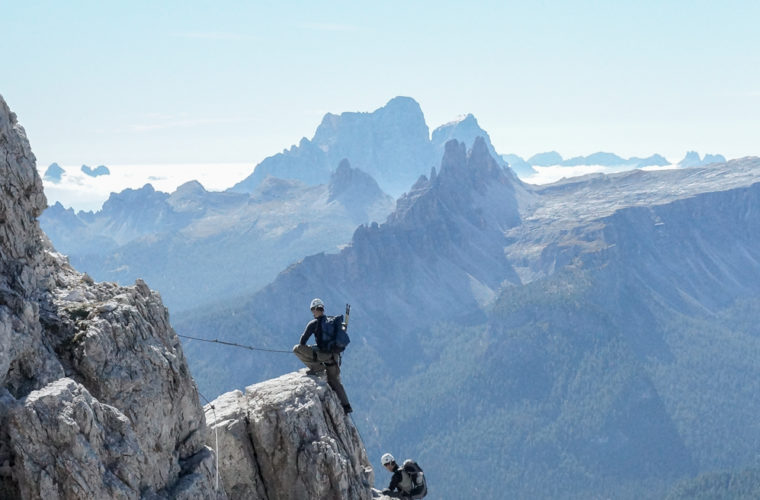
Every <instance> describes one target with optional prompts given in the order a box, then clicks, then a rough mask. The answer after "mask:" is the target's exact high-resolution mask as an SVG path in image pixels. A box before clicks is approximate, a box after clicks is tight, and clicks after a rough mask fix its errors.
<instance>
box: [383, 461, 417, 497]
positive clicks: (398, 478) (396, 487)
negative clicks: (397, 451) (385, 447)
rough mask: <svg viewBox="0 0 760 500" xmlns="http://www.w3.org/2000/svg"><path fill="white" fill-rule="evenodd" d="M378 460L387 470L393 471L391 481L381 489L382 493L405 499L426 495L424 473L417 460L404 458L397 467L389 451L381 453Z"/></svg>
mask: <svg viewBox="0 0 760 500" xmlns="http://www.w3.org/2000/svg"><path fill="white" fill-rule="evenodd" d="M380 462H381V463H382V464H383V467H385V468H386V469H387V470H388V472H391V473H393V476H391V483H390V484H389V485H388V487H387V488H385V489H384V490H383V495H388V496H389V497H393V498H405V499H406V498H408V499H418V498H423V497H424V496H425V495H427V481H426V480H425V474H424V473H423V472H422V469H421V468H420V466H419V465H417V462H414V461H413V460H406V461H404V465H403V467H399V466H398V464H397V463H396V459H395V458H393V455H391V454H390V453H386V454H385V455H383V456H382V457H381V458H380Z"/></svg>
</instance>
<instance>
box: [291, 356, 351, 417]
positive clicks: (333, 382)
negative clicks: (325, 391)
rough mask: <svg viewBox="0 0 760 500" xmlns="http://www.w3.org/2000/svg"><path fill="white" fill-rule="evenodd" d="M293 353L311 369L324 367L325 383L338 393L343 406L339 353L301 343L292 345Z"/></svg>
mask: <svg viewBox="0 0 760 500" xmlns="http://www.w3.org/2000/svg"><path fill="white" fill-rule="evenodd" d="M293 353H294V354H295V355H296V357H298V359H300V360H301V361H302V362H303V364H305V365H306V366H307V367H308V368H309V369H310V370H312V371H315V372H318V371H321V370H325V369H326V370H327V383H328V384H329V385H330V387H332V390H333V391H335V394H337V395H338V399H340V404H342V405H343V406H346V405H347V404H348V396H346V390H345V389H344V388H343V384H342V383H341V381H340V354H333V353H331V352H322V351H320V350H319V349H317V348H316V346H308V345H301V344H296V345H295V346H294V347H293ZM328 363H330V364H328Z"/></svg>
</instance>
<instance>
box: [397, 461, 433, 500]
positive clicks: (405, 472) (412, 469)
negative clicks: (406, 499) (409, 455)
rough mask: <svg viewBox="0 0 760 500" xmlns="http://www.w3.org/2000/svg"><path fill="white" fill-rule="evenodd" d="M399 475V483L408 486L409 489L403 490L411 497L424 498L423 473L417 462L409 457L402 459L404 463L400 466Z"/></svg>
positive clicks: (425, 490)
mask: <svg viewBox="0 0 760 500" xmlns="http://www.w3.org/2000/svg"><path fill="white" fill-rule="evenodd" d="M401 476H402V479H401V484H402V485H404V486H407V485H408V486H409V491H408V492H407V491H404V492H405V493H406V494H407V495H410V497H411V498H415V499H416V498H424V497H425V495H427V481H426V480H425V473H424V472H422V469H421V468H420V466H419V465H417V462H415V461H414V460H411V459H406V460H404V465H403V466H402V467H401ZM404 489H406V488H404Z"/></svg>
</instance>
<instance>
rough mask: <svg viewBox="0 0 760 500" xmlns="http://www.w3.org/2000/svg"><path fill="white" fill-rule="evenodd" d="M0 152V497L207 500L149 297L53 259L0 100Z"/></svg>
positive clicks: (200, 463)
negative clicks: (196, 499)
mask: <svg viewBox="0 0 760 500" xmlns="http://www.w3.org/2000/svg"><path fill="white" fill-rule="evenodd" d="M0 153H1V154H0V158H2V160H0V184H2V190H1V191H0V192H1V193H2V195H1V196H0V340H1V341H2V342H0V346H2V347H0V380H1V384H0V424H1V425H0V497H2V498H46V499H47V498H62V499H66V498H72V499H73V498H141V497H142V498H169V497H171V498H200V497H205V498H210V497H214V496H215V494H214V484H213V481H212V480H213V470H212V464H213V455H212V453H211V452H210V451H209V449H208V448H207V447H206V446H205V444H204V441H203V432H202V429H203V428H204V416H203V411H202V409H201V407H200V404H199V403H198V394H197V389H196V387H195V383H194V382H193V380H192V378H191V377H190V374H189V371H188V368H187V363H186V361H185V357H184V355H183V353H182V349H181V347H180V343H179V339H178V338H177V336H176V334H175V333H174V331H173V330H172V328H171V326H170V325H169V319H168V313H167V310H166V308H164V306H163V304H162V303H161V299H160V297H159V296H158V294H157V293H155V292H152V291H151V290H150V289H149V288H148V287H147V286H146V285H145V283H143V282H141V281H138V282H137V283H136V284H135V285H134V286H131V287H126V288H123V287H119V286H116V285H114V284H111V283H98V284H95V283H94V282H93V281H92V280H91V279H90V278H89V277H88V276H87V275H82V274H80V273H78V272H77V271H75V270H74V269H73V268H71V267H70V266H69V265H68V263H67V262H66V260H65V258H64V257H63V256H61V255H60V254H58V253H56V252H55V251H54V249H53V248H52V246H51V245H50V243H49V242H48V241H47V238H46V237H45V236H44V234H43V233H42V231H41V230H40V228H39V226H38V224H37V220H36V218H37V217H38V216H39V215H40V214H41V213H42V210H43V209H44V208H45V205H46V200H45V197H44V195H43V192H42V183H41V181H40V178H39V176H38V175H37V172H36V169H35V165H34V162H35V158H34V156H33V154H32V153H31V150H30V148H29V143H28V141H27V139H26V136H25V133H24V130H23V128H22V127H21V126H19V125H18V123H17V122H16V117H15V115H14V114H13V113H11V112H10V110H9V109H8V107H7V105H6V104H5V101H4V100H3V99H2V98H1V97H0ZM220 496H221V497H224V494H223V493H221V494H220Z"/></svg>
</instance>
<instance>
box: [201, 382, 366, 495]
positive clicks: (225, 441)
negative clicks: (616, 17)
mask: <svg viewBox="0 0 760 500" xmlns="http://www.w3.org/2000/svg"><path fill="white" fill-rule="evenodd" d="M304 372H305V370H301V371H300V372H294V373H290V374H287V375H283V376H282V377H279V378H276V379H273V380H268V381H266V382H262V383H260V384H256V385H251V386H249V387H247V388H246V389H245V392H244V393H243V392H241V391H233V392H230V393H227V394H224V395H222V396H220V397H219V398H217V399H216V400H215V401H213V402H212V403H211V405H207V406H206V407H205V410H206V420H207V422H208V425H209V430H208V431H207V434H206V442H207V443H208V445H209V446H212V447H215V446H216V440H217V438H218V449H219V470H220V474H221V476H222V479H223V483H224V485H225V488H226V492H227V495H228V496H229V498H231V499H237V498H258V499H267V500H285V499H304V500H307V499H314V498H320V499H357V500H358V499H370V498H373V495H377V492H375V493H373V491H372V488H371V487H372V483H373V481H374V475H373V472H372V468H371V466H370V462H369V459H368V457H367V454H366V451H365V450H364V445H363V444H362V441H361V437H360V436H359V433H358V431H357V429H356V427H355V426H354V424H353V422H352V420H351V419H350V418H349V417H348V416H346V415H344V413H343V409H342V408H341V405H340V402H339V401H338V398H337V396H336V395H335V393H334V392H333V391H332V389H330V387H329V386H328V385H327V383H326V382H325V380H324V379H323V378H314V377H309V376H306V375H305V373H304ZM375 498H376V497H375Z"/></svg>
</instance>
